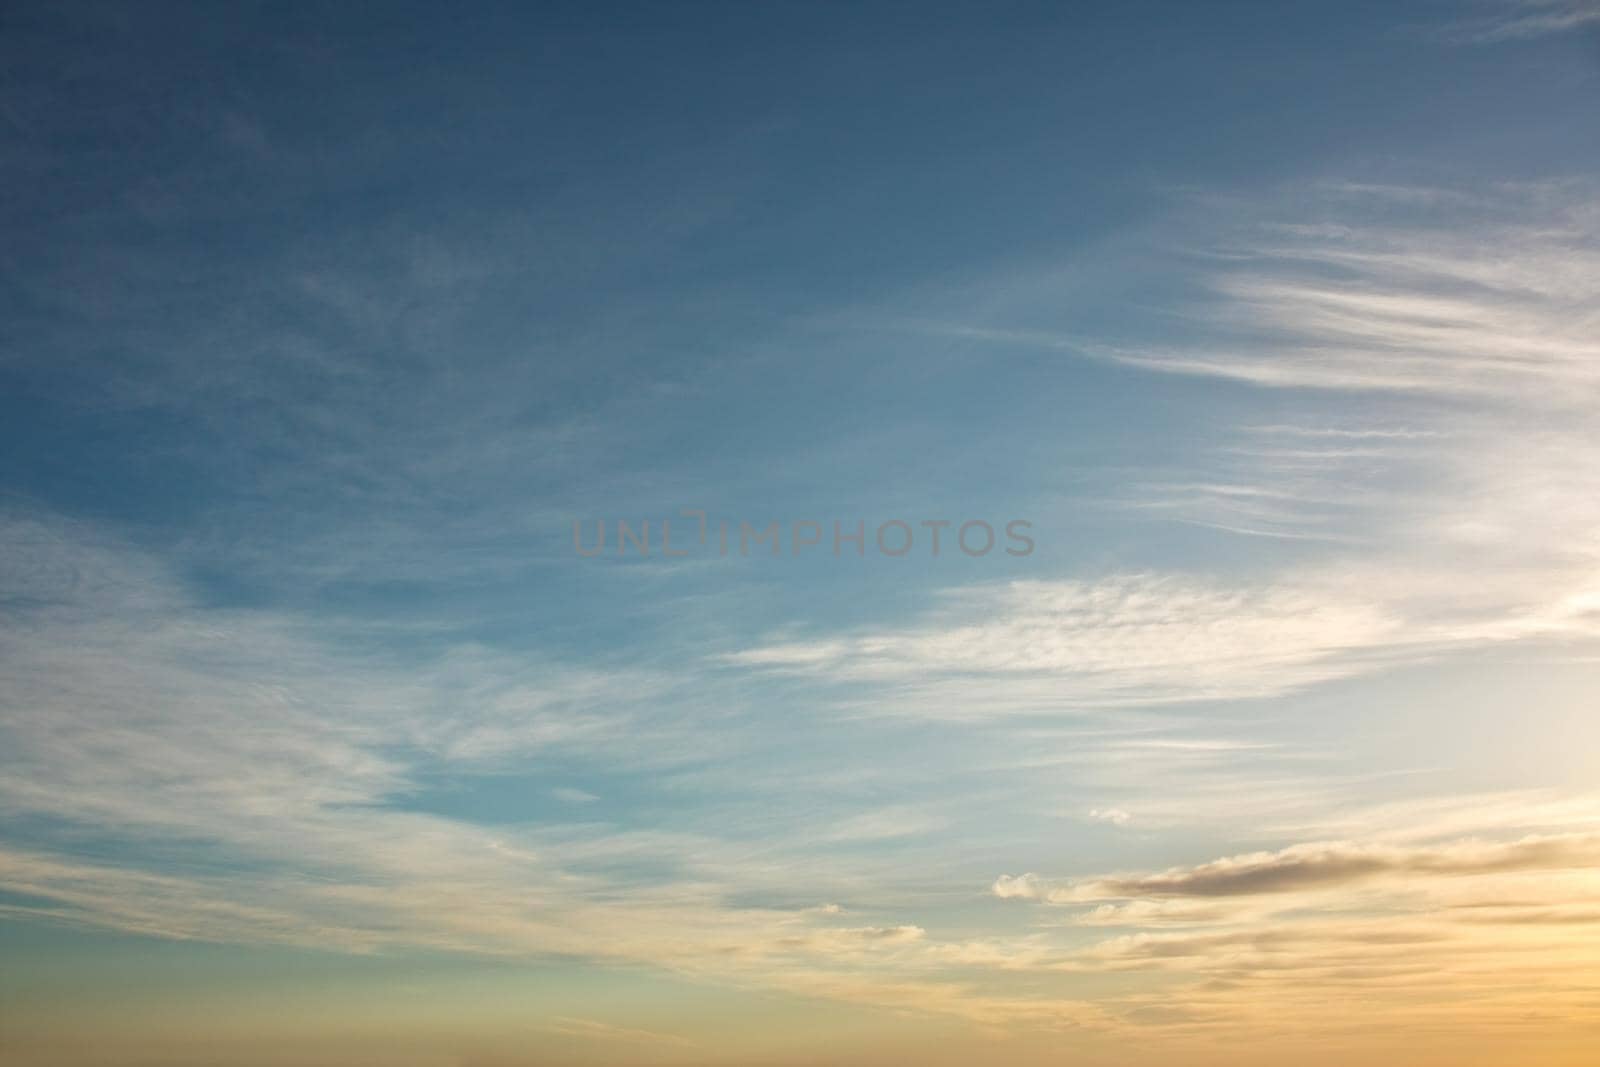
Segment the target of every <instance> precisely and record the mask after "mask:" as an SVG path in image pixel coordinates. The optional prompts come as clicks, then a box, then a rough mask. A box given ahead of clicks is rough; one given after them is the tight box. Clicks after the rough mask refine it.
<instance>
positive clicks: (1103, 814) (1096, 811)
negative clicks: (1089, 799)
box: [1089, 808, 1133, 826]
mask: <svg viewBox="0 0 1600 1067" xmlns="http://www.w3.org/2000/svg"><path fill="white" fill-rule="evenodd" d="M1089 818H1090V819H1091V820H1093V821H1094V822H1108V823H1110V824H1111V825H1112V826H1126V825H1128V823H1130V822H1132V821H1133V816H1132V815H1130V814H1128V813H1127V812H1125V811H1123V810H1122V809H1121V808H1090V809H1089Z"/></svg>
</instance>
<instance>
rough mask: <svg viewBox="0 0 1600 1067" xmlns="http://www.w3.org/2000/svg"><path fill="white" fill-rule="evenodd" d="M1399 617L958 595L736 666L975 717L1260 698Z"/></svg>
mask: <svg viewBox="0 0 1600 1067" xmlns="http://www.w3.org/2000/svg"><path fill="white" fill-rule="evenodd" d="M1395 630H1396V625H1395V622H1394V621H1393V620H1392V619H1390V618H1388V617H1386V616H1385V614H1384V613H1383V612H1382V611H1381V610H1380V609H1377V608H1374V607H1373V606H1371V605H1368V604H1364V603H1362V602H1360V601H1359V600H1353V599H1348V598H1339V597H1337V596H1330V595H1328V592H1327V591H1312V590H1300V589H1295V588H1291V587H1282V586H1280V587H1272V586H1267V587H1262V588H1240V587H1227V586H1223V585H1219V584H1214V583H1207V582H1201V581H1198V580H1194V579H1186V578H1181V577H1177V576H1162V575H1126V576H1120V577H1114V578H1108V579H1105V580H1103V581H1100V582H1092V583H1091V582H1070V581H1068V582H1042V581H1018V582H1011V583H1007V584H1004V585H996V586H979V587H973V588H968V589H963V590H958V591H953V592H952V593H951V594H949V596H948V597H947V600H946V604H945V605H944V606H943V607H942V608H941V609H940V610H939V611H937V612H934V613H932V614H931V616H930V617H929V618H928V619H927V620H925V621H922V622H920V623H914V624H912V625H910V626H907V627H904V628H900V629H883V630H868V631H865V632H862V633H859V634H856V635H853V636H850V637H845V638H832V639H830V640H829V641H827V642H826V643H817V644H811V643H801V644H800V645H799V648H800V650H801V651H803V653H804V654H803V655H802V654H801V652H800V651H797V649H796V645H795V644H793V643H790V642H783V643H778V644H772V645H766V646H759V647H757V648H753V649H749V650H746V651H743V652H740V653H736V654H735V655H734V656H733V657H730V659H731V661H732V662H736V663H738V664H740V665H742V666H747V667H759V668H769V669H773V670H782V671H788V672H800V673H816V674H823V675H826V676H827V677H829V678H833V679H844V680H851V681H857V682H863V683H868V684H877V685H882V686H885V687H886V688H887V689H888V690H889V691H888V692H885V693H883V694H881V695H879V696H876V697H875V698H874V704H875V706H879V707H896V708H907V709H914V710H916V711H918V712H919V713H922V714H929V715H935V716H940V715H943V716H952V717H958V718H960V717H975V716H982V715H985V714H990V713H994V712H1023V711H1036V712H1037V711H1052V710H1061V709H1071V708H1075V707H1079V708H1081V707H1085V706H1105V705H1108V704H1161V703H1172V702H1178V701H1193V700H1215V699H1228V698H1240V697H1252V696H1257V697H1258V696H1268V695H1273V694H1277V693H1282V692H1286V691H1288V690H1291V689H1294V688H1298V687H1300V686H1304V685H1308V684H1310V683H1312V682H1314V681H1320V680H1324V679H1327V678H1332V677H1338V676H1341V675H1343V674H1347V673H1350V672H1351V671H1353V670H1357V669H1359V668H1358V667H1357V666H1356V665H1354V664H1353V663H1351V662H1349V661H1346V660H1341V656H1342V655H1343V654H1345V653H1359V652H1360V651H1361V650H1363V649H1368V648H1372V647H1376V646H1379V645H1381V644H1384V643H1385V642H1386V641H1389V640H1391V639H1392V637H1393V636H1394V633H1395Z"/></svg>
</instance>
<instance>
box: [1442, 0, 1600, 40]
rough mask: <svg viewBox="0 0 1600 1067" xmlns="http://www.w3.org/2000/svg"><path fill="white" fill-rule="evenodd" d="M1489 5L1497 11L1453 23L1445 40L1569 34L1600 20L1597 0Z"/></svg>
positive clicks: (1512, 0) (1500, 0)
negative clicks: (1496, 8)
mask: <svg viewBox="0 0 1600 1067" xmlns="http://www.w3.org/2000/svg"><path fill="white" fill-rule="evenodd" d="M1493 6H1495V7H1498V8H1499V9H1500V10H1499V11H1497V12H1495V13H1493V14H1486V15H1481V16H1478V17H1476V18H1471V19H1465V20H1463V21H1461V22H1459V23H1457V24H1456V25H1454V26H1453V27H1451V28H1450V29H1449V30H1448V31H1447V32H1446V37H1447V39H1449V40H1452V41H1456V42H1458V43H1464V44H1498V43H1501V42H1506V41H1518V40H1525V39H1527V38H1530V37H1544V36H1547V35H1549V34H1555V33H1570V32H1572V31H1574V30H1581V29H1584V28H1585V27H1589V26H1592V25H1594V24H1595V23H1600V3H1596V2H1595V0H1495V2H1494V5H1493Z"/></svg>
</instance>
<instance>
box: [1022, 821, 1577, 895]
mask: <svg viewBox="0 0 1600 1067" xmlns="http://www.w3.org/2000/svg"><path fill="white" fill-rule="evenodd" d="M1589 867H1600V835H1594V834H1564V835H1549V836H1540V837H1528V838H1524V839H1522V840H1520V841H1513V842H1507V843H1498V844H1496V843H1485V842H1476V841H1467V842H1457V843H1452V844H1449V845H1439V846H1431V847H1412V848H1405V847H1399V846H1388V845H1360V844H1356V843H1352V842H1328V843H1317V844H1304V845H1293V846H1291V847H1289V848H1286V849H1282V850H1280V851H1277V852H1253V853H1248V854H1245V855H1240V856H1233V857H1229V858H1227V859H1221V860H1216V861H1213V862H1211V863H1206V864H1201V865H1199V866H1197V867H1187V868H1173V869H1172V870H1169V871H1164V872H1162V873H1160V874H1152V875H1144V876H1137V877H1124V878H1102V879H1097V880H1094V881H1089V882H1083V883H1078V884H1074V885H1072V886H1069V887H1066V888H1062V889H1055V890H1051V891H1050V892H1049V894H1048V895H1047V899H1048V900H1049V901H1050V902H1051V903H1053V904H1068V903H1074V902H1084V901H1096V900H1107V899H1125V898H1157V899H1159V898H1168V897H1201V898H1205V897H1236V896H1258V895H1262V894H1275V893H1296V892H1301V891H1304V890H1311V889H1328V888H1337V887H1340V886H1347V885H1356V884H1359V883H1363V882H1368V881H1372V880H1374V879H1378V878H1386V877H1396V878H1419V877H1424V878H1425V877H1451V876H1457V875H1481V874H1505V873H1513V872H1519V871H1550V870H1566V869H1574V868H1579V869H1581V868H1589Z"/></svg>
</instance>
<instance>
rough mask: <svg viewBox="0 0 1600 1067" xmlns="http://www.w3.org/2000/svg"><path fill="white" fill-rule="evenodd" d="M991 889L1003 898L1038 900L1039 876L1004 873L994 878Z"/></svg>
mask: <svg viewBox="0 0 1600 1067" xmlns="http://www.w3.org/2000/svg"><path fill="white" fill-rule="evenodd" d="M991 889H992V890H993V892H994V895H995V896H997V897H999V898H1000V899H1001V900H1037V899H1039V895H1040V887H1039V876H1038V875H1036V874H1019V875H1016V876H1012V875H1009V874H1002V875H1001V876H1000V877H998V878H996V879H995V880H994V885H993V886H992V887H991Z"/></svg>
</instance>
